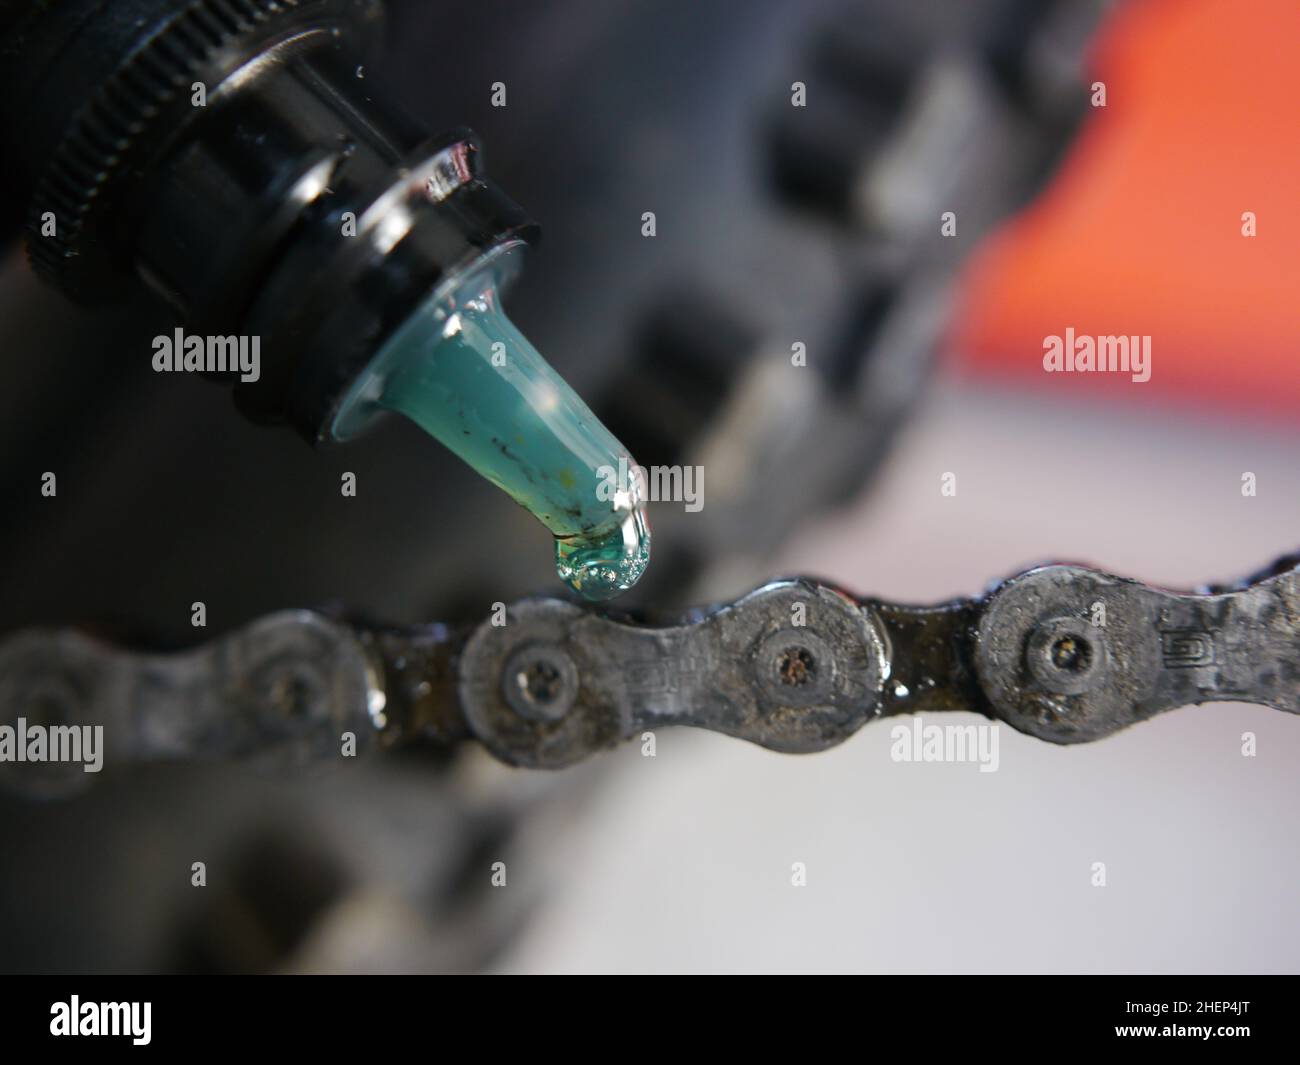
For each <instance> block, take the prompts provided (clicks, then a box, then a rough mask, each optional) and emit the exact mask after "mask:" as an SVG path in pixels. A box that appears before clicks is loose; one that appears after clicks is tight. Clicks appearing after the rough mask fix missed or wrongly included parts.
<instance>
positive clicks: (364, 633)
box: [0, 555, 1300, 791]
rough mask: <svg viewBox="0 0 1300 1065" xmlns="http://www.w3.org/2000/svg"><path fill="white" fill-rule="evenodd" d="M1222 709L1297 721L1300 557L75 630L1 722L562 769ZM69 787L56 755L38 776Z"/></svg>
mask: <svg viewBox="0 0 1300 1065" xmlns="http://www.w3.org/2000/svg"><path fill="white" fill-rule="evenodd" d="M1216 701H1238V702H1251V703H1260V704H1263V705H1266V706H1271V707H1274V708H1276V709H1279V710H1285V711H1288V712H1291V713H1300V555H1293V556H1289V557H1287V558H1284V559H1281V560H1280V561H1279V562H1277V563H1276V564H1274V565H1273V566H1272V567H1270V568H1269V569H1268V570H1266V571H1264V572H1263V573H1260V574H1257V575H1255V576H1254V577H1252V578H1248V579H1247V580H1245V581H1243V582H1241V583H1239V584H1237V585H1233V586H1224V587H1217V588H1206V589H1203V590H1201V591H1200V592H1198V593H1195V594H1179V593H1174V592H1168V591H1164V590H1161V589H1156V588H1151V587H1148V586H1146V585H1143V584H1141V583H1139V582H1137V581H1133V580H1128V579H1124V578H1120V577H1115V576H1112V575H1110V574H1106V573H1102V572H1099V571H1096V570H1091V569H1087V568H1084V567H1081V566H1066V565H1051V566H1044V567H1041V568H1038V569H1033V570H1029V571H1027V572H1025V573H1021V574H1019V575H1018V576H1015V577H1012V578H1011V579H1009V580H1006V581H1004V582H1002V583H1000V584H997V585H995V586H994V587H992V588H991V589H990V590H989V592H988V593H987V594H986V595H984V596H982V597H980V598H976V599H961V600H955V601H953V602H948V603H943V604H939V605H936V606H902V605H897V604H893V603H887V602H882V601H879V600H875V599H856V598H854V597H853V596H851V595H849V594H847V593H846V592H844V591H842V590H840V589H838V588H835V587H833V586H831V585H829V584H826V583H823V582H820V581H817V580H812V579H809V578H796V579H790V580H777V581H772V582H770V583H768V584H766V585H764V586H763V587H761V588H759V589H757V590H756V591H753V592H751V593H750V594H748V595H746V596H745V597H743V598H742V599H740V600H738V601H736V602H734V603H731V604H729V605H726V606H722V607H720V608H717V609H714V610H711V611H708V612H704V611H695V612H693V613H692V614H690V615H688V616H687V617H686V618H685V619H684V620H682V621H681V622H679V623H678V624H674V625H667V626H655V625H646V624H641V623H638V622H636V621H634V620H631V619H629V618H626V617H622V616H619V615H616V614H614V613H608V612H607V613H601V612H597V611H596V610H595V609H594V608H591V607H584V606H579V605H576V604H574V603H571V602H568V601H565V600H559V599H546V598H542V599H527V600H523V601H521V602H519V603H516V604H515V605H513V606H512V607H509V608H508V609H506V611H505V612H504V616H497V617H494V618H492V619H489V620H487V621H484V622H483V623H482V624H481V625H479V626H478V627H477V628H475V629H473V630H469V629H466V628H459V629H458V628H453V627H449V626H446V625H429V626H424V627H420V628H415V629H405V630H388V629H375V628H365V627H356V626H352V625H348V624H346V623H344V622H341V621H338V620H335V619H331V618H328V617H326V616H324V615H322V614H319V613H314V612H311V611H286V612H283V613H279V614H273V615H270V616H268V617H265V618H262V619H259V620H257V621H255V622H253V623H251V624H250V625H247V626H245V627H243V628H242V629H239V630H237V631H235V632H233V633H231V634H228V635H226V636H223V637H221V638H220V639H217V640H215V641H212V642H210V643H208V644H206V645H203V646H200V647H198V648H195V649H193V650H189V651H184V652H180V653H174V654H145V653H140V652H135V651H128V650H122V649H117V648H114V647H110V646H108V645H105V644H103V643H100V642H98V641H95V640H93V639H91V638H90V637H88V636H85V635H82V634H80V633H78V632H75V631H73V630H70V629H56V630H27V631H21V632H18V633H16V634H14V635H11V636H10V637H8V638H7V639H5V640H4V641H3V642H0V723H9V724H14V723H15V722H16V721H17V719H18V718H20V717H23V718H25V719H26V720H27V722H28V723H31V722H33V721H38V722H44V723H57V724H64V725H93V724H99V725H103V726H105V727H104V737H105V744H106V747H107V754H108V759H109V761H111V762H112V761H147V760H164V759H173V758H202V759H213V758H232V757H241V756H244V757H254V758H258V759H260V760H262V761H270V762H272V763H274V764H284V763H286V762H287V763H303V762H312V761H319V760H322V759H326V758H330V757H334V756H337V754H338V753H339V751H340V749H341V737H344V738H346V737H345V734H346V735H348V736H351V737H352V738H353V740H354V746H355V747H357V748H358V749H360V748H365V747H367V746H370V745H374V744H378V745H380V746H390V745H393V744H396V743H400V742H403V741H408V740H411V739H413V738H415V737H424V738H433V739H436V740H440V741H444V742H453V741H457V740H460V739H463V738H466V737H473V738H476V739H477V740H479V741H480V742H481V743H482V744H483V745H484V746H485V747H486V748H487V749H488V750H489V751H491V753H492V754H493V755H495V756H496V757H497V758H499V759H501V760H502V761H505V762H508V763H510V764H512V765H519V766H529V767H535V768H548V769H553V768H560V767H563V766H567V765H570V764H572V763H574V762H577V761H579V760H580V759H582V758H585V757H587V756H589V755H590V754H592V753H593V752H595V751H597V750H600V749H603V748H607V747H610V746H613V745H615V744H617V743H619V742H621V741H624V740H627V739H630V738H632V737H635V736H639V735H640V734H642V733H644V732H647V731H650V732H652V731H654V730H656V729H659V728H663V727H667V726H674V725H688V726H693V727H696V728H705V729H711V730H713V731H716V732H722V733H725V734H727V735H730V736H735V737H737V738H740V739H744V740H749V741H750V742H753V743H757V744H760V745H762V746H764V747H768V748H771V749H773V750H777V751H785V752H792V753H804V752H811V751H820V750H824V749H826V748H828V747H832V746H835V745H836V744H839V743H842V742H843V741H844V740H846V739H847V738H848V737H849V736H851V735H853V733H855V732H856V731H857V730H858V729H859V728H861V727H862V725H863V724H865V723H866V722H867V721H870V720H872V719H874V718H879V717H888V716H892V715H897V714H908V713H931V712H948V711H968V712H972V713H976V714H980V715H983V716H985V717H988V718H991V719H995V720H999V721H1003V722H1005V723H1007V724H1009V725H1011V726H1012V727H1013V728H1015V729H1018V730H1019V731H1021V732H1025V733H1028V734H1030V735H1033V736H1037V737H1038V738H1039V739H1043V740H1047V741H1049V742H1052V743H1084V742H1089V741H1092V740H1097V739H1101V738H1102V737H1104V736H1108V735H1110V734H1112V733H1114V732H1116V731H1118V730H1119V729H1122V728H1126V727H1127V726H1129V725H1132V724H1135V723H1136V722H1139V721H1145V720H1147V719H1148V718H1150V717H1153V716H1155V715H1156V714H1159V713H1162V712H1164V711H1166V710H1170V709H1173V708H1175V707H1178V706H1183V705H1189V704H1198V703H1208V702H1216ZM74 768H79V767H74ZM0 769H2V770H4V771H5V775H6V776H8V777H9V778H10V780H11V782H14V781H16V777H15V775H14V773H13V766H12V765H0ZM78 776H81V774H79V773H72V772H64V771H62V770H61V769H60V768H59V767H47V772H46V773H45V774H44V775H43V776H41V778H40V780H41V784H40V787H41V788H45V789H46V790H53V791H57V790H59V788H60V787H62V786H63V785H64V784H67V783H69V782H71V780H72V778H74V777H78ZM25 779H27V780H28V784H27V785H26V790H33V788H32V786H31V783H30V781H31V779H32V778H30V777H28V778H25Z"/></svg>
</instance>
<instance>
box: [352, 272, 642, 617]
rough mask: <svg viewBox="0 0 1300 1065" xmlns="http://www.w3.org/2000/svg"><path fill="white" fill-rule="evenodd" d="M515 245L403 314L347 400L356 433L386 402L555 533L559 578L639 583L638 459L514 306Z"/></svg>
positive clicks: (584, 584)
mask: <svg viewBox="0 0 1300 1065" xmlns="http://www.w3.org/2000/svg"><path fill="white" fill-rule="evenodd" d="M513 250H514V249H505V250H503V251H502V252H500V253H498V254H496V255H494V256H492V257H490V258H489V259H488V260H487V261H486V262H484V263H481V264H479V266H478V267H476V268H475V270H474V271H473V272H472V273H468V274H466V275H465V276H464V277H463V278H458V279H457V280H456V281H455V282H454V283H453V284H450V285H444V286H442V287H440V288H439V289H438V291H437V292H435V294H434V295H433V296H432V297H430V299H429V301H428V302H426V303H425V305H424V306H423V307H422V308H421V309H420V310H418V311H417V312H416V313H415V314H413V315H412V316H411V317H410V318H409V319H408V320H407V321H406V322H405V323H403V324H402V325H401V326H400V327H399V328H398V329H397V330H396V331H395V332H394V333H393V335H392V336H391V337H390V338H389V340H388V341H387V343H386V344H385V345H384V347H383V348H382V349H381V350H380V352H379V353H378V354H377V355H376V356H375V358H374V359H373V360H372V361H371V363H370V366H369V367H367V369H366V371H365V372H364V373H363V374H362V375H361V377H360V378H359V379H358V381H357V382H356V384H354V385H353V388H352V391H351V392H350V394H349V395H348V397H347V399H346V400H345V401H344V403H343V404H342V406H341V407H340V409H339V414H338V415H337V417H336V419H335V422H334V428H333V432H334V436H335V437H336V438H338V439H347V438H348V437H349V436H352V435H353V434H354V433H356V432H357V431H358V430H359V429H360V428H361V427H362V426H363V425H364V424H365V423H366V422H368V421H369V420H370V419H371V418H372V417H373V416H374V415H375V414H376V413H378V412H380V411H381V410H385V409H386V410H392V411H397V412H399V413H401V414H403V415H405V416H406V417H407V418H410V419H411V420H412V421H413V422H415V423H416V424H417V425H419V426H420V427H421V428H422V429H424V430H425V431H426V432H428V433H429V434H430V435H431V436H434V437H435V438H437V439H438V440H439V441H441V442H442V443H443V444H444V445H446V446H447V447H448V448H450V449H451V450H452V451H454V452H455V453H456V454H457V455H459V456H460V457H461V458H462V459H464V460H465V462H467V463H468V464H469V465H470V466H472V467H473V468H474V469H475V470H476V471H477V472H478V473H479V474H481V475H482V476H483V477H485V478H486V479H487V480H489V481H491V482H492V483H493V484H495V485H496V486H497V487H498V488H500V489H502V490H503V491H504V492H506V493H507V494H508V495H509V496H510V497H511V498H512V499H514V500H515V502H517V503H518V504H519V505H520V506H522V507H524V508H525V509H526V510H528V511H529V512H530V513H531V514H533V515H534V516H535V517H536V518H537V519H538V520H539V521H540V522H541V523H542V524H543V525H545V526H546V527H547V529H549V530H550V531H551V534H552V535H553V536H554V537H555V569H556V573H557V574H558V575H559V577H560V579H561V580H563V581H564V582H565V583H566V584H568V585H569V587H570V588H572V589H573V590H574V591H576V592H577V593H578V594H579V595H582V596H583V597H585V598H587V599H593V600H598V599H609V598H612V597H613V596H616V595H618V594H619V593H620V592H623V591H626V590H627V589H629V588H631V587H632V585H634V584H635V583H636V582H637V580H638V579H639V578H640V576H641V574H642V573H643V572H645V568H646V566H647V565H648V563H649V561H650V523H649V521H648V518H647V515H646V510H645V504H644V502H643V500H642V498H641V494H642V493H641V491H640V482H639V480H638V478H637V477H636V476H635V471H636V469H637V468H636V464H635V463H634V462H633V461H632V458H631V456H630V455H629V454H628V452H627V449H626V448H625V447H623V445H622V444H620V443H619V442H618V441H617V440H616V439H615V438H614V437H613V435H612V434H611V433H610V432H609V430H608V429H606V428H605V426H604V425H602V424H601V423H600V421H599V420H598V419H597V418H596V416H595V415H594V414H593V413H592V412H591V410H590V409H589V408H588V407H587V405H586V404H585V403H584V402H583V401H582V400H581V398H579V396H578V395H577V393H575V392H574V391H573V389H572V388H570V387H569V385H568V384H567V383H566V382H565V381H564V379H563V378H561V377H560V376H559V375H558V374H557V373H556V372H555V371H554V370H553V369H552V368H551V366H550V365H549V364H548V363H547V362H546V360H545V359H543V358H542V356H541V355H540V354H539V353H538V351H537V349H536V348H534V347H533V345H532V344H531V343H529V341H528V339H527V338H526V337H525V336H524V335H523V334H522V333H521V332H520V331H519V330H518V329H517V328H516V327H515V325H514V323H513V322H511V321H510V319H509V318H507V317H506V315H505V312H504V311H503V310H502V308H501V300H500V296H499V289H500V287H501V286H502V282H503V281H504V280H505V279H506V278H507V277H508V276H509V273H510V271H511V270H512V269H513V265H512V259H513V255H512V253H513Z"/></svg>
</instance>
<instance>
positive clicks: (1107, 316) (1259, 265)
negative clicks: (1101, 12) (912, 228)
mask: <svg viewBox="0 0 1300 1065" xmlns="http://www.w3.org/2000/svg"><path fill="white" fill-rule="evenodd" d="M1297 47H1300V3H1297V2H1296V0H1240V2H1234V3H1227V2H1224V0H1134V2H1132V3H1129V4H1127V5H1125V6H1122V7H1120V8H1119V9H1117V10H1116V12H1114V13H1113V14H1112V16H1111V17H1110V18H1109V19H1108V20H1107V22H1106V24H1105V25H1104V26H1103V28H1102V30H1101V32H1100V33H1099V35H1098V38H1097V40H1096V42H1095V44H1094V51H1093V56H1092V62H1091V64H1090V69H1091V71H1092V73H1091V75H1090V77H1089V81H1101V82H1104V84H1105V87H1106V104H1105V106H1104V107H1096V108H1094V109H1093V110H1092V112H1091V113H1090V115H1089V116H1088V118H1087V120H1086V121H1085V124H1084V126H1083V129H1082V131H1081V134H1080V136H1079V138H1078V140H1077V141H1076V142H1075V144H1074V145H1073V146H1072V147H1071V149H1070V150H1069V152H1068V154H1067V157H1066V160H1065V162H1064V164H1063V166H1062V168H1061V169H1060V170H1059V171H1058V173H1057V175H1056V176H1055V178H1054V179H1053V180H1052V182H1051V184H1050V185H1049V187H1048V189H1047V190H1046V192H1045V193H1044V194H1043V195H1042V196H1041V197H1040V198H1039V200H1038V201H1037V202H1036V203H1034V204H1033V205H1032V206H1031V207H1030V208H1029V209H1027V210H1026V211H1024V212H1023V213H1022V214H1021V215H1019V216H1018V217H1017V218H1015V219H1014V220H1013V221H1011V222H1010V223H1009V224H1008V225H1007V226H1005V227H1004V228H1003V229H1002V230H1001V231H1000V232H998V233H997V234H995V235H994V236H993V237H992V238H990V239H989V241H987V242H986V243H985V245H984V246H983V247H982V248H981V249H980V250H979V252H978V253H977V254H976V255H975V257H974V258H973V260H972V262H971V264H970V268H969V269H968V271H967V273H966V276H965V278H964V279H963V285H962V294H961V302H960V305H959V311H958V314H957V317H956V319H955V320H954V323H953V327H952V330H951V333H950V340H951V344H952V347H953V349H954V354H955V356H956V358H957V365H958V367H959V368H960V369H963V370H965V371H971V372H977V373H985V374H998V375H1012V376H1015V377H1018V378H1023V379H1025V380H1027V381H1033V382H1036V383H1037V384H1039V385H1041V386H1043V387H1045V388H1047V389H1051V390H1062V391H1065V392H1070V393H1075V392H1077V391H1079V390H1082V389H1093V390H1104V391H1105V392H1106V394H1108V395H1115V396H1117V397H1118V396H1119V395H1121V394H1122V395H1123V396H1124V397H1125V398H1127V399H1131V400H1133V401H1135V402H1139V403H1153V402H1160V401H1164V400H1169V399H1177V400H1183V401H1190V402H1193V403H1196V404H1198V405H1204V406H1213V407H1216V408H1219V409H1235V410H1237V411H1250V412H1269V413H1273V414H1277V415H1281V416H1284V417H1288V418H1292V419H1295V420H1300V54H1297ZM1246 212H1253V215H1254V224H1255V230H1256V235H1255V236H1246V235H1243V227H1245V226H1247V223H1248V221H1249V218H1247V219H1246V220H1245V221H1243V216H1244V215H1245V213H1246ZM1067 328H1072V329H1073V330H1074V332H1075V333H1076V334H1083V335H1092V336H1107V335H1125V336H1129V335H1145V336H1150V337H1151V350H1152V353H1151V378H1150V380H1149V381H1148V382H1146V383H1143V384H1138V383H1134V382H1133V381H1132V380H1131V377H1130V375H1128V374H1123V373H1080V372H1076V373H1048V372H1045V371H1044V367H1043V355H1044V340H1045V338H1047V337H1049V336H1063V335H1064V334H1065V332H1066V330H1067Z"/></svg>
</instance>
